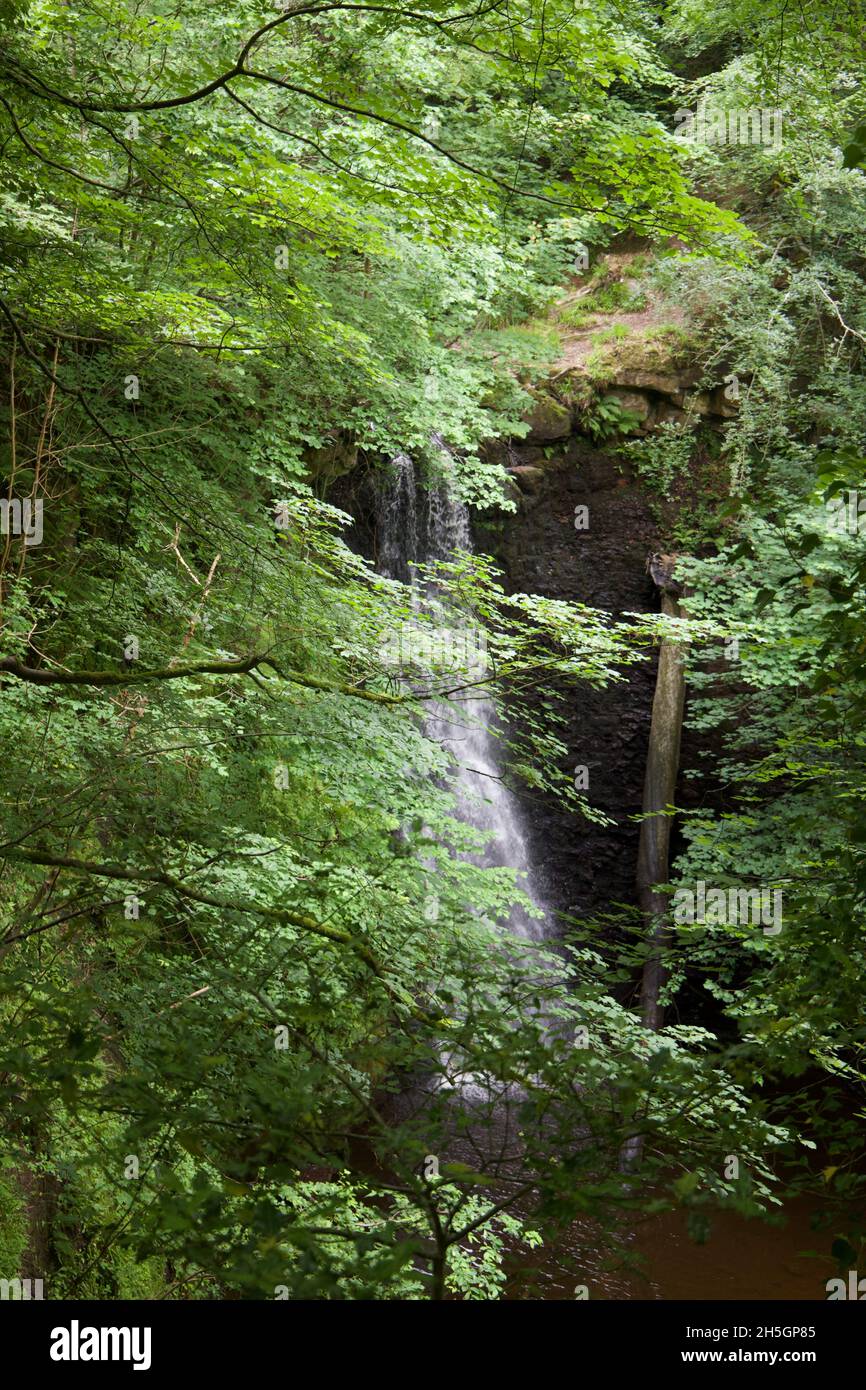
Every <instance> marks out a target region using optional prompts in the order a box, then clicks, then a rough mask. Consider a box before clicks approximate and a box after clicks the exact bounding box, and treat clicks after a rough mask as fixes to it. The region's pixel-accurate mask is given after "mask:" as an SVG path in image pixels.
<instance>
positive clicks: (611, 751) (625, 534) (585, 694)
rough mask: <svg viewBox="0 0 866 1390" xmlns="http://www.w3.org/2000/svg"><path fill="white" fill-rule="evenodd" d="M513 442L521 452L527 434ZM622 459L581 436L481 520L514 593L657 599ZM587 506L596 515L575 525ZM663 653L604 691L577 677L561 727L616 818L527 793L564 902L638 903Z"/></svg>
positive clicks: (649, 547) (532, 823) (592, 906)
mask: <svg viewBox="0 0 866 1390" xmlns="http://www.w3.org/2000/svg"><path fill="white" fill-rule="evenodd" d="M513 453H514V455H516V456H518V457H519V455H520V453H521V450H520V446H519V445H518V446H516V447H514V450H513ZM520 466H521V465H520V464H517V467H516V468H515V470H514V471H515V472H516V471H517V468H519V467H520ZM622 470H623V464H622V462H621V461H620V460H619V459H617V458H616V457H615V456H614V455H613V454H611V453H606V452H605V451H604V450H603V449H594V448H592V447H591V445H590V444H589V443H588V441H587V440H586V439H583V438H581V437H579V436H575V437H573V438H571V439H570V440H569V441H568V443H567V445H566V446H565V448H564V449H563V450H562V451H561V452H560V453H559V455H558V457H557V458H556V459H555V460H553V461H551V462H550V463H549V464H548V465H547V467H546V468H545V469H544V470H543V473H542V477H541V479H540V480H538V481H537V483H536V485H535V491H534V495H533V496H532V498H531V499H528V502H529V505H527V504H526V503H524V504H522V505H521V506H520V509H519V511H518V512H517V514H516V515H512V516H509V517H508V518H506V519H505V520H504V521H499V522H493V523H492V524H488V525H487V526H485V525H484V524H481V525H478V526H477V527H476V540H477V544H478V546H479V548H480V549H482V550H486V551H487V552H488V553H491V554H493V555H495V556H496V558H497V559H498V560H499V561H500V563H501V564H502V565H503V567H504V570H505V576H506V585H507V587H508V588H509V589H510V590H511V591H512V592H517V591H522V592H524V593H538V594H545V595H547V596H549V597H552V598H561V599H572V600H574V601H576V602H579V603H585V604H588V605H590V606H592V607H596V608H602V609H606V610H607V611H608V612H609V613H611V614H621V613H623V612H626V611H647V610H654V609H655V608H657V606H658V597H657V594H656V591H655V586H654V584H653V581H652V578H651V577H650V575H649V574H648V573H647V555H648V554H650V553H652V552H654V551H657V550H658V548H659V545H658V536H657V532H656V527H655V522H654V520H653V517H652V513H651V510H650V506H649V502H648V499H647V497H646V495H645V494H644V492H643V491H642V489H641V487H640V486H639V484H638V483H636V482H635V480H634V478H633V477H632V476H631V475H630V474H629V473H628V472H626V473H623V471H622ZM581 506H585V507H587V508H588V513H589V525H588V528H587V529H586V530H575V525H574V522H575V508H576V507H581ZM655 664H656V663H655V657H654V654H653V653H652V652H650V653H649V655H648V659H647V660H646V661H643V662H641V663H639V664H637V665H634V666H631V667H629V668H627V671H626V674H627V679H624V680H623V681H622V682H620V683H619V684H616V685H612V686H608V688H607V689H606V690H600V691H593V690H590V689H588V688H587V687H577V688H575V687H572V688H571V689H570V691H569V696H568V698H569V700H570V702H571V712H570V716H569V719H568V725H567V728H566V729H565V730H561V731H558V733H559V736H560V737H562V739H563V742H564V743H566V745H567V747H568V755H567V758H566V759H564V761H563V769H564V770H566V771H568V772H569V774H570V775H571V776H573V775H574V769H575V768H576V767H578V766H585V767H586V768H588V771H589V786H588V788H587V790H586V795H587V796H588V799H589V800H590V801H591V802H592V803H593V804H594V805H596V806H598V807H599V808H600V809H601V810H603V811H604V812H606V814H607V815H609V816H610V817H611V818H612V819H613V820H614V821H615V822H616V824H615V825H613V826H598V825H593V824H590V823H588V822H586V821H584V820H583V819H582V818H580V817H578V816H574V815H569V814H566V813H564V812H563V811H562V809H561V808H560V807H559V806H558V805H557V804H556V803H555V802H553V801H552V800H550V801H549V800H547V799H546V798H544V797H541V796H539V795H538V794H537V793H533V794H532V795H531V796H529V795H527V797H526V798H525V801H524V808H525V813H526V818H527V822H528V825H529V830H530V835H531V838H532V841H533V843H532V854H533V862H534V863H535V864H536V865H538V877H539V884H540V887H541V888H542V890H543V892H544V894H545V896H546V899H547V901H548V902H549V903H550V904H551V905H552V906H553V907H555V908H556V909H557V910H558V911H560V912H564V913H568V914H570V915H573V916H576V917H585V916H587V915H591V914H592V913H595V912H604V911H608V910H610V909H611V906H612V904H614V903H615V902H617V901H619V902H620V903H627V904H634V903H635V902H636V892H635V866H636V863H637V849H638V836H639V827H638V823H637V822H635V821H632V820H631V819H630V817H632V816H634V815H637V814H638V813H639V812H640V809H641V798H642V792H643V778H644V767H645V762H646V752H647V744H648V738H649V728H650V718H651V711H652V699H653V690H654V685H655Z"/></svg>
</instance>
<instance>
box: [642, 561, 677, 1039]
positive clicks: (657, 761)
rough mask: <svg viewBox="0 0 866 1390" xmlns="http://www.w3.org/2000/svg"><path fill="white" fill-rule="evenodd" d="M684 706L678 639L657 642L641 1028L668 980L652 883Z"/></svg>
mask: <svg viewBox="0 0 866 1390" xmlns="http://www.w3.org/2000/svg"><path fill="white" fill-rule="evenodd" d="M662 612H663V613H667V614H669V615H670V616H671V617H674V618H679V617H681V616H682V613H681V609H680V605H679V603H678V601H677V597H676V594H675V593H674V592H672V591H671V589H669V588H667V587H665V588H663V589H662ZM684 708H685V677H684V675H683V648H682V645H681V644H680V643H677V642H662V644H661V650H660V652H659V667H658V676H657V677H656V689H655V696H654V697H653V709H652V723H651V726H650V740H649V750H648V752H647V763H646V774H645V777H644V790H643V811H644V815H645V817H646V818H645V819H644V820H642V821H641V828H640V844H639V847H638V864H637V889H638V902H639V904H640V907H641V911H642V912H643V914H644V918H645V920H646V923H647V926H648V928H649V940H650V943H651V945H652V947H653V950H652V953H651V955H650V956H649V959H648V960H647V962H646V964H645V966H644V971H643V980H642V983H641V1014H642V1017H643V1022H644V1026H645V1027H647V1028H652V1029H653V1030H657V1029H659V1028H661V1026H662V1024H663V1022H664V1010H663V1009H662V1007H661V1004H660V1002H659V999H660V995H661V991H662V988H663V986H664V983H665V980H666V978H667V972H666V970H665V968H664V964H663V958H664V953H665V949H666V947H667V946H668V944H669V942H670V922H669V917H668V913H669V907H670V899H669V895H668V894H667V893H660V892H657V891H656V887H657V885H660V884H665V883H667V882H668V873H669V856H670V839H671V816H670V815H666V814H665V808H666V807H668V806H671V805H672V804H673V802H674V800H675V797H676V788H677V772H678V770H679V763H680V738H681V734H682V727H683V711H684Z"/></svg>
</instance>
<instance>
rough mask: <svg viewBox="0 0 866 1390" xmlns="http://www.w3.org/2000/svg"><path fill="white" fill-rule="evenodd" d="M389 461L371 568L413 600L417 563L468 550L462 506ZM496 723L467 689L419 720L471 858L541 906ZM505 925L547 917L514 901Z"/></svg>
mask: <svg viewBox="0 0 866 1390" xmlns="http://www.w3.org/2000/svg"><path fill="white" fill-rule="evenodd" d="M393 466H394V469H395V475H394V478H393V481H392V482H391V484H390V486H389V487H388V488H386V489H385V491H384V492H383V494H382V498H381V503H380V509H379V516H378V533H379V557H378V568H379V570H380V572H381V573H383V574H386V575H388V576H390V577H391V578H393V579H400V580H402V581H403V582H404V583H411V584H412V585H413V586H414V587H415V588H416V591H417V594H418V599H417V601H418V604H419V606H420V605H421V604H422V603H423V602H424V600H425V598H427V599H429V598H431V597H433V595H431V592H430V586H427V588H426V589H425V590H423V591H422V586H421V582H420V580H419V575H418V566H419V565H423V564H425V563H432V562H436V561H444V560H449V559H451V558H452V557H453V555H454V553H455V552H459V551H464V552H471V551H472V548H473V546H472V534H471V530H470V526H469V512H468V509H467V508H466V506H465V504H464V503H463V502H461V501H460V500H459V499H458V498H457V497H456V496H455V495H454V493H453V491H452V490H451V489H450V488H449V487H448V485H447V482H442V483H440V484H439V485H438V487H432V488H430V489H428V490H422V489H421V488H419V486H418V480H417V478H416V474H415V467H414V464H413V462H412V460H411V459H410V458H408V457H407V456H406V455H405V454H400V455H398V456H397V457H396V458H395V459H394V460H393ZM434 592H435V591H434ZM496 722H497V719H496V711H495V709H494V706H493V703H492V701H491V700H489V699H487V698H484V697H483V696H474V697H473V696H471V695H467V696H464V697H462V698H460V699H456V700H452V701H451V702H450V703H449V704H448V705H444V704H442V703H439V702H437V703H436V704H435V705H432V706H431V708H430V712H429V718H428V721H427V726H426V727H427V732H428V734H429V735H430V737H431V738H435V739H436V740H437V741H438V742H440V743H441V744H443V746H445V747H446V748H447V749H448V750H449V751H450V753H451V754H452V756H453V758H454V761H455V767H456V771H455V777H454V793H455V796H456V801H457V806H456V810H457V814H458V816H459V817H460V819H461V820H463V821H465V822H466V823H467V824H469V825H471V826H473V827H474V828H476V829H477V830H480V831H481V832H482V833H483V834H484V835H485V836H486V837H487V845H486V849H485V850H484V853H483V854H482V855H480V856H472V857H473V859H474V860H475V862H478V863H480V864H482V865H483V866H484V867H486V868H492V867H508V868H511V869H515V870H516V871H517V873H518V875H519V882H520V884H521V887H522V888H523V891H524V892H525V893H526V894H527V896H528V897H529V898H530V899H531V901H532V902H533V903H534V904H535V906H536V907H538V908H539V909H541V908H542V904H541V903H540V902H539V900H538V896H537V894H536V893H535V892H534V891H533V882H532V871H531V866H530V861H529V853H528V846H527V839H526V833H525V830H524V827H523V821H522V816H521V811H520V805H519V803H518V801H517V799H516V797H515V796H514V794H513V793H512V792H510V791H509V790H508V788H507V787H506V786H505V785H504V783H503V781H502V778H501V771H500V765H499V757H498V748H497V738H496V734H495V732H494V730H495V727H496ZM508 925H509V929H510V931H511V932H513V933H514V934H515V935H516V936H519V937H522V938H524V939H526V940H530V941H537V940H541V939H543V938H544V936H545V934H546V932H545V926H546V918H538V917H533V916H530V914H529V912H527V911H526V909H525V908H524V907H522V906H521V905H519V904H517V905H516V906H515V907H514V908H513V910H512V912H511V916H510V918H509V923H508Z"/></svg>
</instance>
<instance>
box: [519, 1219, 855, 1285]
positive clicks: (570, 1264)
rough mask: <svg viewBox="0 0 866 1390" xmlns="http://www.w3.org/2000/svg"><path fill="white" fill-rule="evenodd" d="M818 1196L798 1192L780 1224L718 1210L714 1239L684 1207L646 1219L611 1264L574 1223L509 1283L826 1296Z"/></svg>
mask: <svg viewBox="0 0 866 1390" xmlns="http://www.w3.org/2000/svg"><path fill="white" fill-rule="evenodd" d="M812 1211H813V1204H812V1203H811V1202H810V1201H808V1200H806V1199H795V1200H793V1201H791V1202H790V1203H788V1204H787V1206H786V1207H785V1210H784V1224H783V1225H772V1226H771V1225H768V1224H767V1223H766V1222H763V1221H746V1220H744V1219H743V1218H742V1217H739V1216H736V1215H733V1214H727V1213H725V1214H721V1215H718V1216H716V1217H715V1218H713V1220H712V1226H711V1233H710V1237H709V1239H708V1240H707V1241H706V1242H705V1243H703V1244H697V1243H696V1242H695V1241H694V1240H692V1238H691V1236H690V1235H689V1234H688V1231H687V1229H686V1216H685V1213H684V1212H670V1213H666V1214H665V1215H663V1216H659V1217H653V1218H651V1219H649V1220H647V1221H645V1222H643V1223H642V1224H641V1226H640V1228H639V1229H638V1230H637V1231H636V1232H635V1234H634V1235H633V1237H632V1240H631V1242H630V1255H629V1259H628V1265H629V1266H630V1267H624V1266H623V1265H622V1264H619V1267H617V1268H614V1267H611V1263H610V1261H609V1260H607V1259H606V1257H605V1254H604V1241H603V1239H602V1238H601V1237H600V1233H599V1232H598V1231H597V1230H593V1229H592V1227H591V1226H589V1225H586V1226H581V1225H580V1224H575V1225H574V1226H573V1227H572V1228H571V1230H570V1231H569V1233H568V1235H567V1237H566V1238H565V1239H563V1240H561V1241H560V1242H558V1244H557V1246H556V1247H555V1248H545V1249H543V1250H541V1251H537V1252H534V1253H533V1255H532V1256H530V1257H524V1256H519V1257H518V1258H517V1261H516V1267H515V1270H514V1274H513V1277H512V1279H511V1280H510V1283H509V1293H508V1296H509V1297H510V1298H512V1299H527V1298H528V1299H556V1300H559V1299H574V1298H575V1297H578V1296H579V1295H578V1293H577V1288H578V1285H579V1284H580V1283H581V1282H582V1283H583V1284H585V1285H586V1288H587V1294H588V1297H589V1298H590V1299H603V1300H611V1299H626V1300H629V1301H631V1300H636V1299H640V1300H658V1299H662V1300H687V1301H690V1300H699V1301H703V1300H715V1299H717V1300H722V1301H736V1300H739V1299H742V1300H746V1301H750V1302H751V1301H755V1302H760V1301H767V1300H774V1299H781V1300H786V1301H792V1302H813V1301H818V1302H823V1301H825V1300H826V1297H827V1293H826V1288H825V1283H826V1280H827V1279H828V1278H830V1277H832V1276H833V1275H834V1274H836V1272H837V1271H836V1267H835V1261H833V1260H832V1259H831V1258H830V1256H829V1252H828V1246H829V1240H828V1238H827V1237H826V1236H825V1235H823V1234H817V1233H816V1232H815V1231H814V1230H813V1229H812V1226H811V1216H812Z"/></svg>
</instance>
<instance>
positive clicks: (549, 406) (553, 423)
mask: <svg viewBox="0 0 866 1390" xmlns="http://www.w3.org/2000/svg"><path fill="white" fill-rule="evenodd" d="M526 423H527V424H528V425H529V434H528V436H527V442H528V443H529V444H547V443H549V442H550V441H551V440H555V439H566V438H567V437H568V435H570V434H571V410H570V409H569V408H568V406H565V405H563V404H562V402H561V401H557V400H554V398H553V397H552V396H549V395H547V394H545V393H544V392H541V391H539V392H537V393H536V396H535V401H534V403H533V406H532V409H531V410H530V412H529V414H528V415H527V417H526Z"/></svg>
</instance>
